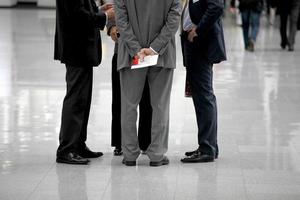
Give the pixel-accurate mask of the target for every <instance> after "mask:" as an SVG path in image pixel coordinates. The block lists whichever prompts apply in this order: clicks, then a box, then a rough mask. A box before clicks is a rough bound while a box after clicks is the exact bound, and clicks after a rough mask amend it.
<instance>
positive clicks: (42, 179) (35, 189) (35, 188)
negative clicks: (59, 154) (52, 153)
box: [26, 162, 56, 200]
mask: <svg viewBox="0 0 300 200" xmlns="http://www.w3.org/2000/svg"><path fill="white" fill-rule="evenodd" d="M55 165H56V163H55V162H54V163H53V164H52V165H51V167H50V168H49V170H48V171H47V172H46V173H45V175H44V176H43V177H42V178H41V180H40V181H39V182H38V183H37V184H36V186H35V187H34V188H33V190H32V191H31V192H30V194H29V195H28V197H27V198H26V200H29V199H30V198H31V197H32V195H33V194H34V193H35V192H36V191H37V189H38V187H39V186H40V185H41V183H42V182H43V181H44V180H45V178H46V177H47V176H48V174H49V173H50V171H51V170H52V169H53V167H54V166H55Z"/></svg>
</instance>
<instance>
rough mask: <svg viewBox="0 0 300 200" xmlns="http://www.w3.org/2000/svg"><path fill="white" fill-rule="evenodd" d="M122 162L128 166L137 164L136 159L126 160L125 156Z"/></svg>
mask: <svg viewBox="0 0 300 200" xmlns="http://www.w3.org/2000/svg"><path fill="white" fill-rule="evenodd" d="M122 164H124V165H126V166H136V161H128V160H125V158H123V160H122Z"/></svg>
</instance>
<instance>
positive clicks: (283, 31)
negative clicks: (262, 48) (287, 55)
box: [280, 11, 289, 46]
mask: <svg viewBox="0 0 300 200" xmlns="http://www.w3.org/2000/svg"><path fill="white" fill-rule="evenodd" d="M288 16H289V13H288V11H282V12H281V13H280V36H281V45H284V46H285V45H286V44H288V37H287V22H288Z"/></svg>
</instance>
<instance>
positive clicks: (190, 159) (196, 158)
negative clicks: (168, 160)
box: [181, 152, 215, 163]
mask: <svg viewBox="0 0 300 200" xmlns="http://www.w3.org/2000/svg"><path fill="white" fill-rule="evenodd" d="M214 160H215V156H212V155H208V154H204V153H201V152H199V153H196V154H193V155H191V156H187V157H185V158H182V159H181V162H183V163H203V162H213V161H214Z"/></svg>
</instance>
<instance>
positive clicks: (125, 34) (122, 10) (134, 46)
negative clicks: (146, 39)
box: [115, 0, 142, 57]
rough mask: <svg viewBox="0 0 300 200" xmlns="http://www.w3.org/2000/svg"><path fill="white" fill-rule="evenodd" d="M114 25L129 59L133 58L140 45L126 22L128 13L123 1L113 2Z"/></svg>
mask: <svg viewBox="0 0 300 200" xmlns="http://www.w3.org/2000/svg"><path fill="white" fill-rule="evenodd" d="M115 11H116V24H117V27H118V31H119V33H120V40H122V41H123V42H124V43H125V46H126V49H127V51H128V52H129V54H130V56H131V57H134V56H135V55H136V54H137V53H138V52H139V51H140V50H141V48H142V47H141V45H140V43H139V41H138V40H137V38H136V36H135V34H134V33H133V29H132V26H131V24H130V23H129V20H128V11H127V8H126V6H125V4H124V0H115Z"/></svg>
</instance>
